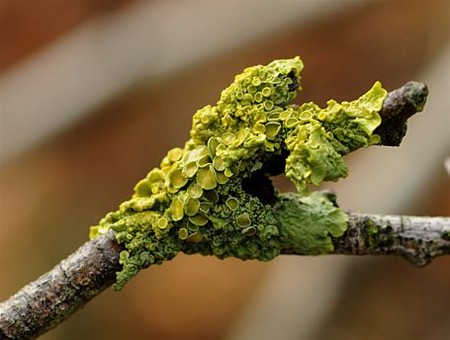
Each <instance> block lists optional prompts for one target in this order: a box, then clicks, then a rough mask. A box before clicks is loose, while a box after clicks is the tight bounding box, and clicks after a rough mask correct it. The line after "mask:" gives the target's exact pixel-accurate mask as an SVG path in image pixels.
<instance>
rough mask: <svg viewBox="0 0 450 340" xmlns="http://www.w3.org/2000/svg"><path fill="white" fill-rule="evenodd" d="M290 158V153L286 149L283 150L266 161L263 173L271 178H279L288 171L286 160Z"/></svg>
mask: <svg viewBox="0 0 450 340" xmlns="http://www.w3.org/2000/svg"><path fill="white" fill-rule="evenodd" d="M288 156H289V151H287V150H286V149H285V148H283V149H282V150H281V153H280V154H278V155H271V157H270V158H269V159H267V160H265V161H264V165H263V167H262V169H261V171H262V172H263V173H265V174H268V175H269V176H278V175H281V174H283V173H284V171H285V169H286V158H287V157H288Z"/></svg>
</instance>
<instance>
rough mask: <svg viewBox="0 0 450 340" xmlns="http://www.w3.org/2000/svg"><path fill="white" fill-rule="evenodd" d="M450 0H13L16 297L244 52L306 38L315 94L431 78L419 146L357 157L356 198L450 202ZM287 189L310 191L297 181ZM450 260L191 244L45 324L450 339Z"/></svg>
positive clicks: (1, 274) (4, 0) (5, 71)
mask: <svg viewBox="0 0 450 340" xmlns="http://www.w3.org/2000/svg"><path fill="white" fill-rule="evenodd" d="M449 13H450V5H449V2H448V1H447V0H442V1H439V0H421V1H413V0H410V1H406V0H405V1H401V0H399V1H394V0H393V1H388V0H354V1H331V0H330V1H296V2H295V1H264V2H261V1H213V0H210V1H156V0H155V1H137V0H90V1H86V0H82V1H78V0H70V1H69V0H67V1H65V0H61V1H56V0H55V1H50V0H40V1H31V0H1V1H0V119H1V120H0V127H1V130H0V143H1V144H0V156H1V158H0V160H1V163H0V176H1V177H0V185H1V187H0V228H1V233H0V268H1V269H0V299H1V300H4V299H6V298H7V297H8V296H10V295H11V294H13V293H14V292H15V291H17V290H18V289H19V288H21V287H22V286H23V285H24V284H26V283H27V282H29V281H31V280H34V279H35V278H37V277H38V276H39V275H41V274H43V273H44V272H46V271H47V270H49V269H50V268H52V267H53V266H54V265H55V264H56V263H57V262H59V261H60V260H61V259H62V258H64V257H66V256H67V255H68V254H70V253H71V252H73V251H74V250H75V249H76V248H77V247H78V246H80V245H81V244H82V243H83V242H85V241H86V240H87V234H88V227H89V226H90V225H93V224H96V223H97V221H98V220H99V219H100V218H101V217H102V216H103V215H104V214H105V213H106V212H108V211H111V210H114V209H116V207H117V205H118V204H119V203H120V202H121V201H123V200H125V199H126V198H127V197H129V195H130V194H131V191H132V187H133V185H134V183H136V182H137V181H138V180H139V179H140V178H142V177H143V176H145V174H146V172H147V171H148V170H149V169H151V168H152V167H154V166H157V165H158V164H159V161H160V159H161V158H162V156H164V154H165V153H166V151H167V149H168V148H170V147H173V146H176V145H182V144H183V143H184V141H185V140H186V139H187V137H188V131H189V128H190V120H191V116H192V114H193V113H194V112H195V110H196V109H198V108H200V107H202V106H204V105H206V104H210V103H215V101H216V100H217V98H218V96H219V94H220V91H221V90H222V89H223V88H224V87H226V86H227V84H229V83H230V82H231V81H232V79H233V76H234V75H235V74H236V73H238V72H240V71H241V70H242V69H243V68H244V67H246V66H250V65H255V64H260V63H267V62H268V61H270V60H272V59H276V58H289V57H292V56H295V55H300V56H301V57H302V59H303V60H304V63H305V70H304V73H303V82H302V86H303V91H302V92H301V93H300V95H299V96H298V98H297V101H298V102H303V101H310V100H314V101H316V102H318V103H319V104H324V103H325V101H326V100H327V99H329V98H335V99H338V100H345V99H354V98H356V97H358V96H359V95H360V94H362V93H363V92H365V91H366V90H367V89H369V88H370V87H371V85H372V84H373V82H374V81H375V80H380V81H381V82H382V83H383V85H384V86H385V87H386V88H387V89H394V88H396V87H399V86H401V85H402V84H403V83H405V82H407V81H409V80H421V81H426V82H427V83H428V85H429V87H430V91H431V93H430V97H429V101H428V104H427V106H426V109H425V111H424V113H421V114H419V115H417V116H416V117H414V118H412V120H411V123H410V127H409V133H408V134H407V136H406V139H405V141H404V143H403V144H402V146H401V147H400V148H373V149H369V150H362V151H360V152H357V153H356V154H355V155H352V156H351V157H349V164H350V177H349V178H348V179H346V180H344V181H342V182H340V183H338V184H335V185H332V186H331V187H332V188H334V189H335V190H336V191H337V194H338V198H339V202H340V203H341V206H343V207H345V208H349V209H354V210H362V211H366V212H380V213H405V214H420V215H426V214H429V215H447V216H448V215H449V214H450V190H449V184H450V183H449V176H448V174H446V172H445V169H444V166H443V162H444V159H445V157H446V156H448V155H449V153H450V150H449V145H450V143H449V142H450V131H449V130H450V129H449V128H450V125H449V111H450V103H449V98H448V93H450V84H449V79H450V74H449V31H450V15H449ZM277 185H278V186H279V188H280V190H293V189H292V187H290V185H289V183H287V182H286V181H285V180H284V179H282V178H281V179H277ZM449 260H450V259H449V258H441V259H438V260H436V261H435V262H434V263H432V264H431V265H429V266H428V267H427V268H424V269H417V268H413V267H412V266H410V265H409V264H408V263H406V262H404V261H403V260H401V259H397V258H351V257H337V256H329V257H318V258H306V257H305V258H300V257H297V258H292V257H291V258H288V257H282V258H278V259H276V260H275V261H273V262H271V263H257V262H241V261H238V260H234V259H229V260H225V261H219V260H217V259H214V258H205V257H200V256H191V257H188V256H183V255H180V256H178V257H177V258H176V259H175V260H173V261H171V262H170V263H166V264H164V265H163V266H159V267H154V268H150V269H148V270H146V271H143V272H142V273H140V274H139V275H138V277H137V278H135V279H134V280H133V281H132V282H130V283H129V284H128V285H127V286H126V287H125V289H124V290H123V291H122V292H120V293H114V292H112V291H111V290H108V291H106V292H104V293H102V294H101V295H100V296H99V297H97V298H96V299H94V300H93V301H92V302H91V303H89V304H88V305H87V306H86V307H85V308H84V309H83V310H82V311H80V312H78V313H77V314H76V315H75V316H73V317H72V318H70V319H69V320H68V321H67V322H65V323H63V324H62V325H60V326H58V327H57V328H56V329H54V330H53V331H51V332H49V333H48V334H46V335H44V336H43V337H42V339H47V340H50V339H73V340H76V339H117V340H122V339H226V340H228V339H229V340H234V339H239V340H257V339H268V340H269V339H270V340H272V339H274V340H278V339H279V340H285V339H286V340H291V339H317V340H319V339H374V340H376V339H450V295H449V287H450V269H449V268H450V261H449Z"/></svg>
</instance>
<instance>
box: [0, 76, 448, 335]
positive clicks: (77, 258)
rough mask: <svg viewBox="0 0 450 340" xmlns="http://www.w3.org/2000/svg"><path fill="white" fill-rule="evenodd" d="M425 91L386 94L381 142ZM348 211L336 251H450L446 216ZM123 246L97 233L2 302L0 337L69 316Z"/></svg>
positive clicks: (102, 283)
mask: <svg viewBox="0 0 450 340" xmlns="http://www.w3.org/2000/svg"><path fill="white" fill-rule="evenodd" d="M427 93H428V90H427V88H426V86H425V85H424V84H422V83H413V82H411V83H408V84H406V85H405V86H403V87H402V88H400V89H398V90H395V91H392V92H390V93H389V94H388V96H387V97H386V99H385V101H384V104H383V108H382V110H381V112H380V115H381V117H382V124H381V125H380V127H379V128H378V129H377V130H376V131H375V133H377V134H378V135H380V137H381V142H382V144H383V145H399V143H400V142H401V139H402V137H403V136H404V134H405V131H406V120H407V119H408V118H409V117H410V116H411V115H413V114H414V113H415V112H417V111H420V110H421V109H422V108H423V105H424V103H425V100H426V96H427ZM292 197H294V196H292ZM293 199H295V198H293ZM348 215H349V222H348V229H347V230H346V232H345V233H344V235H342V236H341V237H336V238H333V245H334V252H333V253H334V254H346V255H393V254H394V255H401V256H403V257H405V258H406V259H408V260H409V261H410V262H412V263H413V264H415V265H418V266H423V265H425V264H427V263H429V262H430V261H431V260H432V259H433V258H435V257H437V256H439V255H448V254H450V218H443V217H401V216H378V215H365V214H356V213H350V212H349V213H348ZM122 250H123V248H122V246H120V245H119V244H117V242H116V241H115V240H114V236H113V235H112V233H110V234H107V235H102V236H99V237H97V238H95V239H94V240H91V241H89V242H86V243H85V244H84V245H83V246H81V247H80V248H79V249H78V250H77V251H76V252H75V253H73V254H72V255H70V256H69V257H68V258H67V259H66V260H63V261H61V263H59V264H58V265H57V266H56V267H55V268H53V269H52V270H51V271H50V272H48V273H47V274H45V275H43V276H41V277H40V278H39V279H37V280H36V281H34V282H32V283H30V284H28V285H27V286H25V287H24V288H23V289H22V290H20V291H19V292H18V293H17V294H15V295H13V296H12V297H10V298H9V299H8V300H7V301H5V302H3V303H2V304H0V339H30V338H35V337H37V336H39V335H40V334H43V333H44V332H46V331H48V330H49V329H51V328H53V327H55V326H56V325H57V324H59V323H60V322H62V321H64V320H65V319H67V318H68V317H69V316H70V315H71V314H73V313H74V312H76V311H77V310H79V309H80V308H82V307H83V306H84V305H85V304H86V303H87V302H88V301H89V300H90V299H91V298H93V297H94V296H96V295H97V294H98V293H100V292H101V291H102V290H104V289H105V288H107V287H109V286H110V285H111V284H112V283H113V282H114V280H115V275H116V272H117V271H119V270H120V269H121V265H120V263H119V254H120V252H121V251H122ZM282 254H293V252H292V251H289V250H284V251H282ZM296 255H301V254H296Z"/></svg>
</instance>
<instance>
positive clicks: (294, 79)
mask: <svg viewBox="0 0 450 340" xmlns="http://www.w3.org/2000/svg"><path fill="white" fill-rule="evenodd" d="M287 76H288V78H290V79H291V80H292V83H291V84H289V85H288V90H289V91H296V90H297V89H298V88H299V86H300V82H299V81H298V77H297V76H296V75H295V72H294V71H291V72H289V74H288V75H287Z"/></svg>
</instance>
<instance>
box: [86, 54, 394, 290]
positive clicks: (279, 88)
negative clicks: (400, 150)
mask: <svg viewBox="0 0 450 340" xmlns="http://www.w3.org/2000/svg"><path fill="white" fill-rule="evenodd" d="M302 69H303V63H302V61H301V60H300V58H298V57H296V58H293V59H285V60H275V61H273V62H271V63H269V64H268V65H265V66H263V65H258V66H254V67H249V68H247V69H245V70H244V71H243V73H241V74H239V75H237V76H236V78H235V80H234V82H233V83H232V84H231V85H230V86H229V87H228V88H227V89H225V90H224V91H223V92H222V93H221V96H220V98H219V100H218V102H217V103H216V105H208V106H205V107H204V108H202V109H200V110H198V111H197V112H196V113H195V114H194V116H193V123H192V129H191V131H190V139H189V140H188V141H187V142H186V144H185V145H184V147H183V148H179V147H178V148H174V149H172V150H170V151H169V152H168V153H167V156H166V157H164V159H163V160H162V162H161V164H160V167H159V168H155V169H153V170H151V171H150V172H149V173H148V175H147V176H146V178H144V179H143V180H141V181H140V182H139V183H138V184H137V185H136V186H135V188H134V194H133V196H132V197H131V199H130V200H128V201H126V202H124V203H122V204H121V205H120V208H119V210H117V211H116V212H112V213H109V214H108V215H106V217H105V218H103V219H102V220H101V221H100V223H99V224H98V225H97V226H94V227H91V231H90V237H91V238H94V237H96V236H98V235H100V234H104V233H106V232H108V231H109V230H112V231H113V232H114V234H115V237H116V239H117V241H118V242H119V243H121V244H123V246H124V247H125V250H124V251H122V253H121V255H120V263H121V264H122V265H123V269H122V271H121V272H119V273H118V274H117V281H116V284H115V286H114V287H115V288H116V289H121V288H122V287H123V285H124V284H125V283H126V282H127V281H128V280H129V279H130V278H132V277H133V276H134V275H136V274H137V272H138V271H139V270H140V269H142V268H146V267H148V266H150V265H152V264H160V263H162V262H163V261H166V260H170V259H172V258H173V257H174V256H175V255H176V254H177V253H178V252H180V251H181V252H184V253H187V254H194V253H199V254H203V255H215V256H217V257H219V258H225V257H229V256H233V257H238V258H240V259H243V260H247V259H258V260H262V261H268V260H271V259H273V258H274V257H275V256H277V255H278V254H279V253H280V251H281V250H282V249H285V248H286V247H289V248H293V249H296V250H300V251H301V252H303V253H305V254H318V253H324V252H329V251H332V250H333V248H332V244H331V239H330V237H338V236H339V235H342V233H343V232H344V231H345V228H346V219H345V217H344V216H345V214H344V213H343V212H342V211H341V210H340V209H338V208H336V207H335V206H334V205H332V204H331V203H330V202H329V201H327V198H326V197H325V196H320V195H318V194H311V195H308V194H309V193H308V190H307V186H308V184H314V185H318V184H320V183H321V182H322V181H324V180H337V179H338V178H341V177H344V176H346V174H347V168H346V166H345V164H344V163H343V161H342V156H343V155H345V154H347V153H348V152H350V151H353V150H355V149H357V148H359V147H363V146H369V145H372V144H376V143H377V142H378V141H379V138H378V137H377V136H376V135H374V134H373V131H374V129H375V128H376V127H377V126H378V125H379V124H380V122H381V119H380V117H379V115H378V111H379V110H380V109H381V106H382V103H383V99H384V96H385V95H386V91H385V90H383V89H382V88H381V85H380V84H379V83H376V84H375V85H374V87H373V88H372V89H371V90H370V91H369V92H368V93H367V94H365V95H364V96H362V97H361V98H360V99H358V100H356V101H353V102H344V103H341V104H339V103H337V102H335V101H329V102H328V107H327V108H325V109H321V108H320V107H319V106H317V105H315V104H313V103H307V104H303V105H301V106H296V105H293V104H291V102H292V101H293V99H294V98H295V96H296V94H297V92H298V89H299V88H300V72H301V70H302ZM286 155H288V156H287V159H286V168H285V170H286V174H287V176H288V177H289V178H290V179H291V180H292V181H293V182H294V183H295V185H296V186H297V188H298V189H299V191H301V192H302V194H304V195H305V197H304V198H303V199H302V201H301V204H300V205H299V206H296V207H294V206H292V205H291V204H287V202H288V201H287V200H286V199H283V196H282V195H281V196H280V195H278V194H277V193H276V192H274V189H273V188H272V187H271V185H270V181H269V180H268V179H267V177H268V176H270V175H275V174H278V173H279V172H280V171H281V170H279V169H278V168H279V166H276V164H275V163H278V160H279V159H280V158H283V157H285V156H286ZM268 183H269V184H268ZM284 203H286V204H287V205H286V206H285V207H284V206H283V204H284ZM295 209H297V210H298V211H297V213H295ZM280 212H281V213H280ZM294 215H295V216H297V218H296V219H294ZM290 223H292V226H288V224H290Z"/></svg>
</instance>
